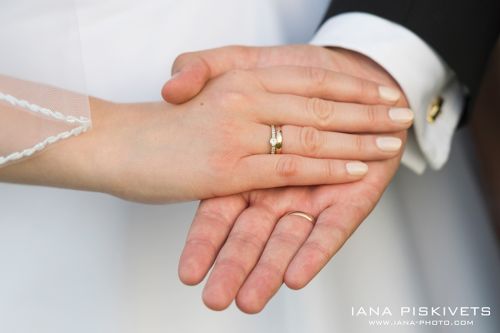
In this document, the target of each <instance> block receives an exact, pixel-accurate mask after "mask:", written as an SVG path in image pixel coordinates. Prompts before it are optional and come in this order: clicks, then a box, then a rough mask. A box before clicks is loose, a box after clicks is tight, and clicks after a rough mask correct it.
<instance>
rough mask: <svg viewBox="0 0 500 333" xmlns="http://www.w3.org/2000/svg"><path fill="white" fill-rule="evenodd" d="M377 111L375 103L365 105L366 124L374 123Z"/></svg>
mask: <svg viewBox="0 0 500 333" xmlns="http://www.w3.org/2000/svg"><path fill="white" fill-rule="evenodd" d="M378 112H379V108H378V107H377V106H376V105H367V106H366V121H367V122H368V124H375V123H376V122H377V114H378Z"/></svg>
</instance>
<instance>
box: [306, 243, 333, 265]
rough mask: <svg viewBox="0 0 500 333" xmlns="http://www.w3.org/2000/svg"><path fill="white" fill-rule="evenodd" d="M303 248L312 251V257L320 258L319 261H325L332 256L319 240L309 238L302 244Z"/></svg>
mask: <svg viewBox="0 0 500 333" xmlns="http://www.w3.org/2000/svg"><path fill="white" fill-rule="evenodd" d="M304 249H306V250H308V251H310V252H311V253H312V257H317V258H320V261H321V262H323V263H326V262H327V261H328V260H330V258H331V257H332V255H333V253H331V252H332V251H331V250H330V249H328V248H326V247H325V246H324V245H323V244H321V243H320V242H319V241H315V240H310V241H308V242H306V243H305V244H304Z"/></svg>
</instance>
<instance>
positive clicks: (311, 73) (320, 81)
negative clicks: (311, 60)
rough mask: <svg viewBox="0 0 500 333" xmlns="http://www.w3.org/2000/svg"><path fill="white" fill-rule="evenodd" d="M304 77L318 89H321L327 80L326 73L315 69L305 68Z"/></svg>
mask: <svg viewBox="0 0 500 333" xmlns="http://www.w3.org/2000/svg"><path fill="white" fill-rule="evenodd" d="M306 76H307V77H308V79H309V80H310V81H311V82H312V83H313V84H314V85H315V86H318V87H323V86H324V85H325V83H326V80H327V71H326V70H324V69H321V68H316V67H306Z"/></svg>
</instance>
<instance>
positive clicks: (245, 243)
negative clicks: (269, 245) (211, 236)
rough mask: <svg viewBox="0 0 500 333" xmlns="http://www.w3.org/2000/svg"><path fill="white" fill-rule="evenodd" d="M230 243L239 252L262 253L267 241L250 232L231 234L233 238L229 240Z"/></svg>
mask: <svg viewBox="0 0 500 333" xmlns="http://www.w3.org/2000/svg"><path fill="white" fill-rule="evenodd" d="M228 243H230V244H232V246H234V247H235V248H237V249H238V251H240V250H241V251H245V252H246V251H249V250H251V251H252V250H253V251H257V252H260V250H261V249H262V247H263V246H264V244H265V241H264V240H262V239H261V238H260V237H259V236H257V235H256V234H254V233H252V232H248V231H243V230H240V231H237V232H233V233H231V236H230V237H229V239H228Z"/></svg>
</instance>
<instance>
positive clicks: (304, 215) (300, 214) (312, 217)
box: [286, 210, 316, 224]
mask: <svg viewBox="0 0 500 333" xmlns="http://www.w3.org/2000/svg"><path fill="white" fill-rule="evenodd" d="M286 215H287V216H288V215H292V216H298V217H303V218H305V219H306V220H308V221H309V222H311V223H312V224H314V223H315V222H316V218H314V216H312V215H311V214H307V213H304V212H301V211H298V210H297V211H294V212H290V213H288V214H286Z"/></svg>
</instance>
